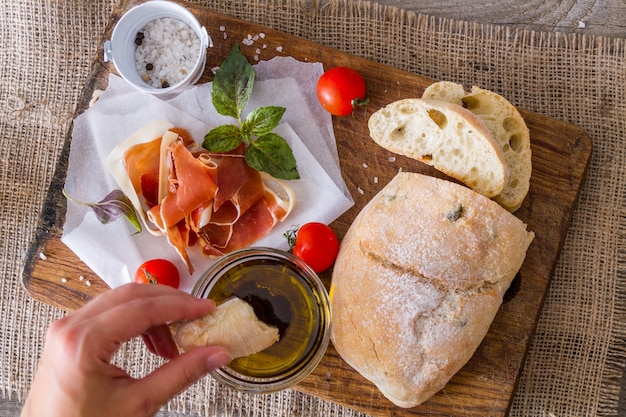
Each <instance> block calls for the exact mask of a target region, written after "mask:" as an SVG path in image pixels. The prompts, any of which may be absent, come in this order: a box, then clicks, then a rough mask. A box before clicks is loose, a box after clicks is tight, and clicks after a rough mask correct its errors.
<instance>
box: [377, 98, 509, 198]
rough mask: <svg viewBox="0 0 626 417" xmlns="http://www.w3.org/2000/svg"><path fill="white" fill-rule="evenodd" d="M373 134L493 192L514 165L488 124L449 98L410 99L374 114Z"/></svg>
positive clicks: (477, 187)
mask: <svg viewBox="0 0 626 417" xmlns="http://www.w3.org/2000/svg"><path fill="white" fill-rule="evenodd" d="M368 127H369V131H370V136H371V137H372V139H373V140H374V141H375V142H376V143H377V144H379V145H380V146H382V147H383V148H385V149H387V150H389V151H391V152H394V153H397V154H401V155H405V156H408V157H410V158H414V159H417V160H420V161H423V162H425V163H427V164H429V165H432V166H433V167H435V168H436V169H438V170H439V171H442V172H444V173H445V174H447V175H449V176H450V177H452V178H456V179H457V180H459V181H461V182H463V183H465V184H466V185H467V186H469V187H470V188H472V189H473V190H475V191H476V192H479V193H480V194H483V195H485V196H487V197H493V196H495V195H498V194H500V193H501V192H502V189H503V188H504V186H505V184H507V182H508V178H509V174H508V168H507V165H506V163H505V161H504V156H503V155H502V150H501V149H500V147H499V146H498V144H497V143H496V142H495V140H494V139H493V137H492V135H491V132H490V131H489V129H488V128H487V127H486V126H485V124H484V123H483V122H482V121H481V120H480V119H479V118H478V117H476V116H475V115H474V114H473V113H472V112H470V111H469V110H467V109H464V108H463V107H462V106H459V105H456V104H452V103H449V102H447V101H444V100H423V99H419V98H412V99H404V100H399V101H396V102H393V103H391V104H389V105H387V106H385V107H383V108H381V109H379V110H378V111H376V112H375V113H374V114H372V116H371V117H370V119H369V122H368Z"/></svg>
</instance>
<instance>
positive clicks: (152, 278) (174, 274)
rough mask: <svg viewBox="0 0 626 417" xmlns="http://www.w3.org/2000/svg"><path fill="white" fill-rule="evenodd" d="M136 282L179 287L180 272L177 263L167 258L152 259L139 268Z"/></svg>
mask: <svg viewBox="0 0 626 417" xmlns="http://www.w3.org/2000/svg"><path fill="white" fill-rule="evenodd" d="M135 282H138V283H140V284H162V285H169V286H170V287H174V288H178V286H179V285H180V274H179V273H178V268H176V265H174V264H173V263H171V262H170V261H168V260H167V259H151V260H149V261H146V262H144V263H142V264H141V266H139V268H137V272H135Z"/></svg>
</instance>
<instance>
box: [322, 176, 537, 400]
mask: <svg viewBox="0 0 626 417" xmlns="http://www.w3.org/2000/svg"><path fill="white" fill-rule="evenodd" d="M533 238H534V234H533V233H532V232H529V231H527V230H526V225H525V224H524V223H523V222H522V221H521V220H519V219H518V218H516V217H515V216H514V215H513V214H511V213H509V212H508V211H507V210H505V209H504V208H503V207H501V206H500V205H499V204H497V203H496V202H495V201H492V200H490V199H488V198H486V197H484V196H481V195H479V194H478V193H476V192H474V191H472V190H470V189H468V188H467V187H464V186H462V185H459V184H455V183H453V182H450V181H446V180H441V179H436V178H433V177H429V176H425V175H421V174H416V173H408V172H404V173H400V174H398V175H396V177H395V178H394V179H393V180H392V181H391V182H390V183H389V184H387V185H386V186H385V187H384V188H383V189H382V190H381V191H380V192H379V193H378V194H377V195H376V196H375V197H374V198H373V199H372V200H371V201H370V202H369V203H368V204H367V206H366V207H365V208H363V210H362V211H361V212H360V213H359V215H358V216H357V217H356V219H355V220H354V222H353V223H352V225H351V226H350V229H349V230H348V232H347V233H346V235H345V237H344V239H343V240H342V243H341V248H340V252H339V256H338V257H337V260H336V262H335V266H334V270H333V276H332V283H331V289H330V298H331V303H332V305H331V308H332V311H333V326H332V333H331V338H332V341H333V345H334V347H335V348H336V350H337V352H338V353H339V355H341V357H342V358H343V359H344V360H345V361H346V362H347V363H348V364H350V365H351V366H352V367H353V368H354V369H356V370H357V371H358V372H359V373H361V374H362V375H363V376H364V377H365V378H367V379H368V380H370V381H371V382H373V383H374V384H375V385H376V386H377V387H378V388H379V389H380V391H381V392H382V393H383V394H384V395H385V396H386V397H387V398H388V399H389V400H391V401H392V402H393V403H394V404H396V405H398V406H400V407H415V406H417V405H419V404H421V403H422V402H424V401H426V400H427V399H428V398H430V397H431V396H432V395H433V394H435V393H436V392H437V391H439V390H440V389H442V388H443V387H444V386H445V385H446V384H447V382H448V381H449V380H450V378H452V376H453V375H454V374H455V373H456V372H457V371H458V370H459V369H460V368H461V367H462V366H463V365H465V363H467V361H468V360H469V359H470V358H471V357H472V355H473V353H474V352H475V350H476V349H477V347H478V346H479V345H480V343H481V341H482V340H483V338H484V337H485V335H486V334H487V331H488V329H489V327H490V325H491V323H492V321H493V319H494V317H495V316H496V313H497V311H498V309H499V307H500V305H501V303H502V300H503V295H504V293H505V291H506V290H507V288H508V287H509V285H510V284H511V281H512V280H513V278H514V277H515V275H516V274H517V272H518V270H519V269H520V267H521V265H522V263H523V261H524V258H525V256H526V250H527V248H528V246H529V245H530V243H531V241H532V240H533Z"/></svg>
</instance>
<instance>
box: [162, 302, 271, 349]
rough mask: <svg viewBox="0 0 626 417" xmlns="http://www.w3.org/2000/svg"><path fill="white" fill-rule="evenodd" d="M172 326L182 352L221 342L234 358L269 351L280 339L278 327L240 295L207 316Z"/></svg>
mask: <svg viewBox="0 0 626 417" xmlns="http://www.w3.org/2000/svg"><path fill="white" fill-rule="evenodd" d="M170 327H171V328H172V330H173V333H174V341H175V342H176V345H177V346H178V347H179V348H180V349H181V350H182V351H185V352H186V351H188V350H190V349H193V348H196V347H200V346H211V345H220V346H224V347H225V348H226V349H227V350H228V352H229V353H230V357H231V359H235V358H239V357H244V356H248V355H252V354H254V353H257V352H260V351H262V350H265V349H267V348H268V347H270V346H272V345H273V344H274V343H276V342H277V341H278V339H279V332H278V328H276V327H274V326H269V325H267V324H265V323H264V322H262V321H261V320H259V319H258V318H257V316H256V315H255V314H254V309H253V308H252V306H250V305H249V304H248V303H246V302H245V301H243V300H242V299H240V298H237V297H233V298H230V299H228V300H227V301H225V302H224V303H222V304H220V305H218V306H217V307H216V308H215V310H214V311H213V313H211V314H209V315H208V316H206V317H203V318H201V319H198V320H193V321H186V322H178V323H175V324H173V325H171V326H170Z"/></svg>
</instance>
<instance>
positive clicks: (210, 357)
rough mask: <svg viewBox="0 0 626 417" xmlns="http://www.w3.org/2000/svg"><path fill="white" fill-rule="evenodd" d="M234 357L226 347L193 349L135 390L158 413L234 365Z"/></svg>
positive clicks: (139, 384) (146, 379)
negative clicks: (199, 383) (180, 395)
mask: <svg viewBox="0 0 626 417" xmlns="http://www.w3.org/2000/svg"><path fill="white" fill-rule="evenodd" d="M230 360H231V359H230V354H229V353H228V351H227V350H226V348H224V347H222V346H208V347H200V348H196V349H192V350H190V351H189V352H186V353H184V354H182V355H180V356H178V357H176V358H174V359H172V360H171V361H170V362H168V363H166V364H165V365H163V366H161V367H160V368H158V369H157V370H155V371H154V372H152V373H151V374H150V375H148V376H146V377H145V378H143V379H142V380H140V381H137V384H136V386H135V388H136V389H137V390H138V392H139V393H141V395H142V396H145V395H146V393H149V394H148V395H149V396H150V403H152V404H154V405H155V406H156V407H157V409H158V408H160V407H161V406H162V405H163V404H165V403H167V402H168V401H169V400H170V399H172V398H173V397H174V396H175V395H177V394H178V393H180V392H181V391H183V390H184V389H185V388H187V387H188V386H190V385H191V384H193V383H195V382H196V381H197V380H198V379H200V378H201V377H203V376H204V375H206V374H208V373H209V372H212V371H214V370H216V369H218V368H220V367H222V366H225V365H227V364H228V363H229V362H230Z"/></svg>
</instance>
